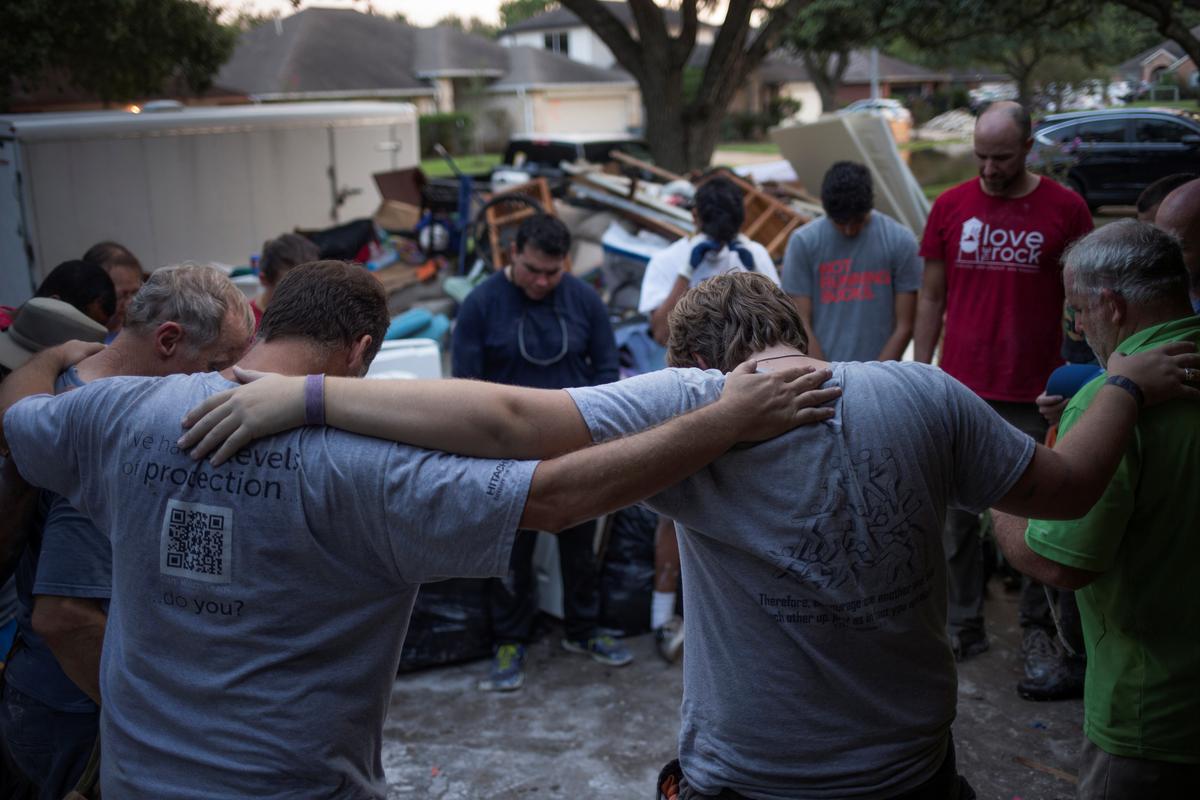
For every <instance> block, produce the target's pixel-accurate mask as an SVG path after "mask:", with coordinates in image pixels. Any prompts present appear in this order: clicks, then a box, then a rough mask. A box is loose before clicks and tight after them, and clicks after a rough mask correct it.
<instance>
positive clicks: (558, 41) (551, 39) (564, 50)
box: [544, 31, 571, 56]
mask: <svg viewBox="0 0 1200 800" xmlns="http://www.w3.org/2000/svg"><path fill="white" fill-rule="evenodd" d="M544 41H545V42H546V49H547V50H549V51H550V52H552V53H558V54H559V55H564V56H567V55H570V54H571V52H570V49H569V48H568V46H567V32H566V31H559V32H558V33H547V34H546V36H545V39H544Z"/></svg>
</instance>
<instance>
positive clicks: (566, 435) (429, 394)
mask: <svg viewBox="0 0 1200 800" xmlns="http://www.w3.org/2000/svg"><path fill="white" fill-rule="evenodd" d="M238 374H239V376H241V377H243V378H246V379H253V380H252V382H250V383H247V384H246V385H245V386H242V387H240V388H238V389H231V390H229V391H227V392H221V393H220V394H216V395H213V396H212V397H210V398H208V399H207V400H205V401H204V403H202V404H201V405H199V406H197V407H196V408H194V409H192V410H191V411H190V412H188V414H187V416H186V417H185V418H184V425H185V427H188V431H187V432H186V433H185V434H184V435H183V437H182V438H181V439H180V446H181V447H184V448H185V449H186V448H191V454H192V457H193V458H203V457H204V456H205V455H207V454H208V453H210V452H212V453H213V455H212V462H213V464H221V463H223V462H224V461H226V460H228V459H229V458H231V457H232V456H233V454H234V453H236V452H237V451H238V450H240V449H241V448H242V447H244V446H246V445H247V444H248V443H250V442H251V441H253V440H254V439H258V438H261V437H263V436H269V435H270V434H272V433H278V432H279V431H284V430H288V429H291V428H295V427H299V426H300V425H303V424H304V419H305V417H304V381H305V379H304V378H297V377H284V376H280V375H268V376H262V377H260V376H261V373H253V372H243V371H241V370H238ZM325 422H326V424H328V425H332V426H333V427H336V428H341V429H342V430H346V431H351V432H352V433H359V434H362V435H364V436H374V437H377V438H380V439H388V440H391V441H395V442H404V443H406V444H411V445H414V446H416V447H425V448H429V449H434V450H445V451H447V452H451V453H457V454H459V455H465V456H474V457H477V458H519V459H539V458H553V457H554V456H557V455H561V454H563V453H566V452H569V451H571V450H577V449H579V448H580V447H584V446H586V445H589V444H591V443H592V438H591V435H590V434H589V432H588V429H587V425H585V424H584V421H583V417H582V416H580V414H579V409H577V408H576V407H575V402H574V401H573V400H571V396H570V395H569V394H567V393H566V392H565V391H563V390H561V389H525V388H518V387H514V386H505V385H503V384H499V383H486V382H484V381H469V380H455V379H449V380H436V381H435V380H429V381H408V380H362V379H359V378H326V379H325Z"/></svg>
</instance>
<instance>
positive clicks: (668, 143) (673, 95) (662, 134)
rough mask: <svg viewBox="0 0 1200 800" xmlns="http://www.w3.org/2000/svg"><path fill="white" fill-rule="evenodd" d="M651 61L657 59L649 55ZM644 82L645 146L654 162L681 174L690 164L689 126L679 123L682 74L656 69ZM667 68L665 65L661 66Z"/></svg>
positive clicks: (681, 115)
mask: <svg viewBox="0 0 1200 800" xmlns="http://www.w3.org/2000/svg"><path fill="white" fill-rule="evenodd" d="M647 61H648V62H653V61H654V59H652V58H649V54H648V57H647ZM650 66H651V73H650V74H651V75H652V76H653V77H651V78H650V79H649V80H647V81H646V82H645V83H643V84H642V86H641V89H642V115H643V116H642V121H643V125H644V127H645V137H646V145H647V146H648V147H649V148H650V155H652V156H654V163H655V164H657V165H659V166H660V167H662V168H663V169H669V170H671V171H672V172H678V173H680V174H682V173H684V172H686V171H687V170H688V167H689V166H690V162H689V159H688V152H689V141H688V140H689V134H690V133H691V131H690V129H689V127H688V126H687V125H683V124H680V120H681V119H682V118H683V111H684V102H683V73H682V71H679V74H678V75H675V76H673V75H672V74H670V73H669V72H666V71H658V72H655V71H654V65H653V63H651V64H650ZM660 66H662V67H664V68H665V65H660Z"/></svg>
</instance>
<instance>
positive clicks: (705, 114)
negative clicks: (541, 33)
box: [561, 0, 809, 172]
mask: <svg viewBox="0 0 1200 800" xmlns="http://www.w3.org/2000/svg"><path fill="white" fill-rule="evenodd" d="M561 2H562V5H563V7H565V8H566V9H568V10H569V11H571V12H572V13H573V14H575V15H576V16H577V17H579V19H580V20H582V21H583V23H584V24H585V25H587V26H588V27H589V28H591V29H592V31H593V32H595V34H596V35H597V36H599V37H600V39H601V40H602V41H603V42H604V43H605V44H606V45H607V46H608V49H609V50H611V51H612V54H613V57H614V58H616V59H617V62H618V63H619V64H620V65H621V66H622V67H624V68H625V69H626V70H628V71H629V72H630V74H632V75H633V77H634V79H635V80H637V82H638V88H639V89H640V90H641V93H642V108H643V115H644V124H645V130H646V143H647V145H648V146H649V147H650V152H651V154H652V155H653V156H654V159H655V161H656V162H657V163H658V164H659V166H662V167H664V168H666V169H670V170H672V171H675V172H685V171H686V170H688V169H692V168H696V169H703V168H704V167H707V166H708V164H709V161H710V160H711V159H712V153H713V150H714V149H715V147H716V143H717V139H718V138H719V136H720V132H721V121H722V119H723V118H724V115H725V113H726V111H727V110H728V107H729V103H730V102H731V101H732V99H733V97H734V95H735V94H736V93H737V90H738V88H739V87H741V86H742V85H743V84H744V83H745V81H746V77H747V75H748V74H749V72H750V70H752V69H754V68H755V67H757V66H758V65H759V64H760V63H761V62H762V60H763V59H764V58H766V56H767V55H768V54H769V53H770V51H771V50H772V49H774V47H775V45H776V43H778V41H779V38H780V36H782V34H783V31H784V29H785V28H786V27H787V25H788V24H790V23H791V22H792V21H793V20H795V19H796V17H797V15H798V14H799V13H800V9H801V8H803V7H804V6H805V5H807V4H808V2H809V0H786V1H785V2H783V3H780V4H777V5H776V7H775V8H774V9H773V10H772V11H771V13H770V15H769V16H768V17H767V20H766V22H765V23H763V24H762V25H761V26H760V27H759V28H757V29H755V30H754V31H753V35H751V27H750V15H751V14H752V13H753V12H754V10H755V7H756V5H755V3H754V1H753V0H727V6H726V14H725V21H724V24H723V25H722V26H721V28H720V30H719V32H718V34H717V38H716V40H715V41H714V42H713V45H712V47H711V49H710V50H709V60H708V64H706V65H705V69H704V78H703V81H702V85H701V88H700V91H699V92H698V93H697V96H696V98H695V99H694V100H693V101H692V102H690V103H685V102H684V99H683V71H684V67H685V65H686V64H687V61H688V56H689V55H690V54H691V52H692V50H693V49H694V47H695V37H696V7H697V0H683V1H682V3H681V5H680V13H681V15H682V18H683V25H682V28H681V30H680V32H679V34H678V35H672V34H671V32H670V31H668V30H667V27H666V22H665V18H664V17H663V14H662V9H661V8H660V7H658V6H656V5H655V4H654V3H653V2H652V0H627V2H628V3H629V9H630V12H631V14H632V16H633V19H634V25H635V28H636V37H637V38H636V39H635V38H634V35H633V33H631V32H630V31H629V30H628V29H626V28H625V26H624V25H623V24H622V23H621V22H620V21H618V20H617V18H616V17H615V16H614V15H613V14H612V13H611V12H610V11H609V10H608V9H607V8H606V7H605V6H606V4H605V3H602V2H600V0H561Z"/></svg>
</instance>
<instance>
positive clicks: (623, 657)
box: [562, 636, 633, 667]
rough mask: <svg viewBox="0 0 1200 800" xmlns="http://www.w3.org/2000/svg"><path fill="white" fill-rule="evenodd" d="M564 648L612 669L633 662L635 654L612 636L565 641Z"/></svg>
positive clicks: (563, 642) (563, 641)
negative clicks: (587, 656) (588, 656)
mask: <svg viewBox="0 0 1200 800" xmlns="http://www.w3.org/2000/svg"><path fill="white" fill-rule="evenodd" d="M562 648H563V650H566V651H567V652H568V653H582V654H584V655H590V656H591V657H592V659H593V660H594V661H599V662H600V663H601V664H607V665H608V666H610V667H623V666H625V665H626V664H628V663H629V662H630V661H633V653H631V652H629V651H628V650H626V649H625V646H624V645H623V644H621V643H620V642H618V641H617V640H616V639H614V638H613V637H611V636H593V637H592V638H591V639H563V640H562Z"/></svg>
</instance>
